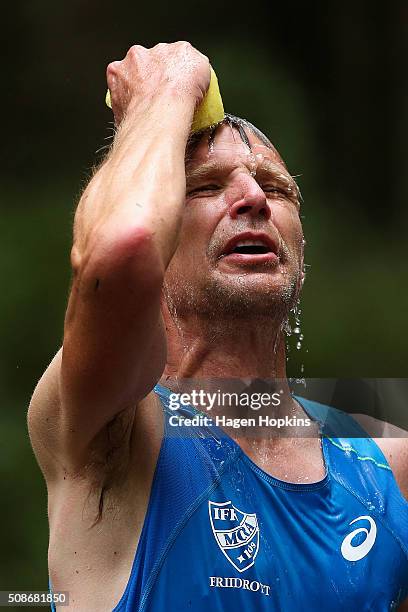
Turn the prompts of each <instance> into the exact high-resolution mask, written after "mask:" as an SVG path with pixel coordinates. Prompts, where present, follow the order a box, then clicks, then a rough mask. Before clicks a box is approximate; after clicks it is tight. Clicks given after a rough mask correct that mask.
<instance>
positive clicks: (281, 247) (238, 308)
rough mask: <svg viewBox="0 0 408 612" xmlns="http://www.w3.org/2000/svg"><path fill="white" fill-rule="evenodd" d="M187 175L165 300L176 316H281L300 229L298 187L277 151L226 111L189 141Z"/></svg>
mask: <svg viewBox="0 0 408 612" xmlns="http://www.w3.org/2000/svg"><path fill="white" fill-rule="evenodd" d="M186 177H187V188H186V210H185V213H184V218H183V225H182V228H181V234H180V242H179V246H178V248H177V251H176V253H175V255H174V257H173V259H172V261H171V264H170V266H169V268H168V270H167V272H166V279H165V281H166V282H165V289H166V296H167V301H168V303H169V305H170V306H172V307H173V308H175V309H176V311H177V313H178V314H179V315H180V316H181V317H183V316H188V313H189V312H190V311H191V312H196V313H198V314H200V315H202V316H208V317H220V318H224V316H225V314H226V313H229V314H231V315H233V316H234V317H237V318H240V317H241V318H250V317H254V318H256V317H257V316H265V315H268V314H270V316H271V318H273V319H280V320H284V319H286V316H287V315H288V313H289V310H290V308H291V307H292V306H293V305H294V303H295V301H296V298H297V296H298V294H299V291H300V288H301V284H302V279H303V231H302V226H301V222H300V218H299V200H300V194H299V190H298V188H297V186H296V183H295V181H294V180H293V178H292V177H291V176H290V174H289V173H288V171H287V169H286V166H285V164H284V162H283V160H282V158H281V157H280V155H279V154H278V152H277V151H276V149H275V148H274V147H273V145H272V144H271V143H270V141H269V140H268V139H267V138H266V136H264V135H263V134H262V133H261V132H259V130H257V129H256V128H255V127H254V126H252V125H251V124H250V123H248V122H246V121H244V120H242V119H239V118H236V117H232V116H230V115H227V116H226V119H225V120H224V121H223V123H222V124H219V125H218V126H217V127H216V128H215V129H213V130H207V131H206V132H204V133H201V134H198V135H195V136H193V137H192V139H191V140H190V142H189V144H188V146H187V154H186Z"/></svg>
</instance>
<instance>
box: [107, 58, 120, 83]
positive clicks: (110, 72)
mask: <svg viewBox="0 0 408 612" xmlns="http://www.w3.org/2000/svg"><path fill="white" fill-rule="evenodd" d="M119 68H120V62H118V61H116V62H110V63H109V64H108V65H107V67H106V78H107V79H109V78H112V77H115V76H116V75H117V74H118V72H119Z"/></svg>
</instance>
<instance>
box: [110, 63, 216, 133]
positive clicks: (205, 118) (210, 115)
mask: <svg viewBox="0 0 408 612" xmlns="http://www.w3.org/2000/svg"><path fill="white" fill-rule="evenodd" d="M105 102H106V104H107V106H109V108H112V104H111V97H110V91H109V89H108V91H107V92H106V98H105ZM223 119H224V106H223V104H222V98H221V94H220V88H219V87H218V79H217V75H216V74H215V72H214V70H213V68H212V67H211V80H210V86H209V88H208V91H207V93H206V94H205V96H204V100H203V101H202V102H201V104H200V106H199V107H198V108H197V110H196V112H195V113H194V118H193V124H192V126H191V131H192V132H199V131H200V130H205V129H206V128H208V127H210V125H214V124H215V123H218V122H219V121H222V120H223Z"/></svg>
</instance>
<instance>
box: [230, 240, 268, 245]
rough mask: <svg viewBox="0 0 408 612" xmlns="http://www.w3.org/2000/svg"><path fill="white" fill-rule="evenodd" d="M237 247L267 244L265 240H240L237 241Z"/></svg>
mask: <svg viewBox="0 0 408 612" xmlns="http://www.w3.org/2000/svg"><path fill="white" fill-rule="evenodd" d="M235 246H236V247H241V246H267V245H266V244H265V242H263V240H240V241H239V242H237V243H236V245H235Z"/></svg>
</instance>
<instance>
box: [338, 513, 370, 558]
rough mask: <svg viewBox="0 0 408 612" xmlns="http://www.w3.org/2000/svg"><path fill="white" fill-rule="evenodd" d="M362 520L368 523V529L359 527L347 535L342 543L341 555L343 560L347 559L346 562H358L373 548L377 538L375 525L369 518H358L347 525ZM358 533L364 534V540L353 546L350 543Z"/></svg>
mask: <svg viewBox="0 0 408 612" xmlns="http://www.w3.org/2000/svg"><path fill="white" fill-rule="evenodd" d="M362 520H366V521H368V522H369V523H370V528H369V529H367V528H366V527H359V528H358V529H355V530H354V531H352V532H351V533H349V534H348V535H347V536H346V537H345V538H344V540H343V542H342V545H341V554H342V555H343V557H344V558H345V559H347V561H360V559H362V558H363V557H365V556H366V555H367V554H368V553H369V552H370V550H371V549H372V547H373V546H374V542H375V538H376V537H377V525H376V524H375V522H374V519H372V518H371V516H359V517H357V518H356V519H354V521H351V523H349V524H350V525H352V524H353V523H355V522H356V521H362ZM359 533H365V534H366V538H365V540H364V541H363V542H362V543H361V544H359V545H358V546H353V544H352V541H353V539H354V538H355V537H356V535H357V534H359Z"/></svg>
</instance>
